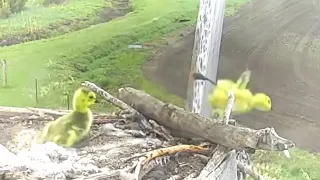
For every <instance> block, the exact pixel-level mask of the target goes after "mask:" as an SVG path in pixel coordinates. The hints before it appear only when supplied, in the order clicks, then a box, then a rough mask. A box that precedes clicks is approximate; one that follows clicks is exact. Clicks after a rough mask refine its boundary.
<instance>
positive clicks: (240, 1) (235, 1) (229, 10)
mask: <svg viewBox="0 0 320 180" xmlns="http://www.w3.org/2000/svg"><path fill="white" fill-rule="evenodd" d="M249 1H250V0H227V4H226V12H225V14H226V16H232V15H233V14H235V13H237V12H238V10H239V9H240V8H241V6H243V5H244V4H246V3H248V2H249Z"/></svg>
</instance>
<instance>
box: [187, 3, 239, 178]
mask: <svg viewBox="0 0 320 180" xmlns="http://www.w3.org/2000/svg"><path fill="white" fill-rule="evenodd" d="M225 3H226V1H225V0H217V1H211V0H200V7H199V14H198V21H197V27H196V31H195V39H194V47H193V55H192V61H191V66H190V67H191V68H190V74H189V83H188V94H187V98H188V99H187V100H188V104H187V109H188V110H189V111H192V112H195V113H199V114H201V115H203V116H205V117H210V116H211V113H212V109H211V107H210V105H209V103H208V100H207V98H208V95H209V93H211V92H212V90H213V88H215V87H213V85H212V84H211V83H209V82H207V81H206V82H204V81H194V78H193V76H192V75H193V73H195V72H198V73H201V74H203V75H205V76H207V77H208V78H210V79H212V80H215V81H216V80H217V71H218V62H219V56H220V44H221V36H222V28H223V20H224V12H225ZM227 152H228V148H224V147H220V148H219V149H218V150H217V151H216V152H215V153H214V154H213V157H212V158H211V160H210V161H209V163H208V164H207V166H206V167H205V168H204V169H203V171H202V172H201V173H200V175H199V177H198V179H203V180H209V179H210V180H211V179H212V180H236V179H237V161H236V152H235V150H232V151H230V153H231V155H230V156H229V158H227V160H226V161H225V162H224V163H221V164H220V165H219V167H217V162H220V160H222V159H224V158H226V156H227V154H226V153H227Z"/></svg>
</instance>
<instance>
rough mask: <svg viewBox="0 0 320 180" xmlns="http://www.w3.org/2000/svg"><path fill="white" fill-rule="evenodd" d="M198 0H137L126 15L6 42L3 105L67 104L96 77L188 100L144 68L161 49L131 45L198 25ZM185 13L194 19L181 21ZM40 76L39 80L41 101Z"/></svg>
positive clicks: (112, 85) (107, 84) (110, 85)
mask: <svg viewBox="0 0 320 180" xmlns="http://www.w3.org/2000/svg"><path fill="white" fill-rule="evenodd" d="M239 1H240V0H239ZM198 4H199V2H198V0H180V1H171V0H162V1H157V0H134V1H133V4H132V5H133V9H134V12H132V13H129V14H128V15H126V16H125V17H122V18H118V19H116V20H113V21H111V22H108V23H104V24H99V25H94V26H92V27H90V28H86V29H83V30H79V31H77V32H73V33H68V34H65V35H62V36H59V37H55V38H51V39H47V40H40V41H34V42H28V43H24V44H19V45H15V46H11V47H5V48H1V49H0V54H1V57H2V58H6V59H7V60H8V69H9V70H8V84H9V87H8V88H5V89H0V94H1V95H2V96H0V105H10V106H49V107H61V106H62V107H66V105H65V104H66V102H65V101H66V96H65V95H63V94H65V93H70V92H71V91H72V90H73V89H74V88H75V87H76V86H78V85H79V83H80V82H81V81H83V80H90V81H92V82H95V83H97V84H98V85H100V86H102V87H104V88H105V89H106V90H107V91H109V92H111V93H115V92H116V90H117V89H118V88H119V87H124V86H132V87H135V88H137V89H143V90H145V91H146V92H147V93H150V94H151V95H153V96H155V97H157V98H160V99H162V100H164V101H166V102H170V103H174V104H177V105H180V106H182V105H183V104H184V101H183V100H182V99H180V98H178V97H177V96H175V95H173V94H169V93H167V92H166V91H165V90H164V89H163V88H161V87H159V86H158V85H156V84H154V83H152V82H150V81H148V80H147V79H146V78H145V77H144V76H143V74H142V71H141V66H142V64H143V63H144V62H145V61H146V59H147V58H148V57H150V55H152V53H153V52H154V50H155V49H148V50H134V49H128V48H127V46H128V45H129V44H132V43H144V42H151V41H154V40H157V39H160V38H161V37H163V36H165V35H166V34H168V33H170V32H174V31H175V30H177V29H181V28H186V27H192V26H194V25H195V23H196V18H197V13H198ZM227 7H229V8H230V6H227ZM179 19H190V21H189V22H185V23H179V22H178V20H179ZM35 78H37V79H38V84H39V101H40V102H39V103H38V104H35V85H34V84H35V83H34V81H35ZM13 97H14V98H13Z"/></svg>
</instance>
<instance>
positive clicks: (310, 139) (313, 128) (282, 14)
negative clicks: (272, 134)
mask: <svg viewBox="0 0 320 180" xmlns="http://www.w3.org/2000/svg"><path fill="white" fill-rule="evenodd" d="M318 7H319V2H315V1H300V0H269V1H254V2H252V3H250V4H248V5H246V6H245V7H244V8H242V10H241V11H240V12H239V13H238V14H237V15H236V16H234V17H232V18H227V19H226V22H225V27H226V29H225V32H224V37H223V43H222V44H223V45H222V48H221V59H220V62H219V70H218V77H219V78H232V79H236V78H237V77H238V76H239V75H240V73H241V72H242V71H244V70H245V69H246V68H247V67H248V68H249V69H251V70H252V80H251V83H250V85H249V88H251V89H252V90H253V91H254V92H257V91H263V92H266V93H268V94H269V95H270V96H271V98H272V100H273V107H274V110H273V111H272V112H268V113H261V112H253V113H250V114H248V115H244V116H240V117H238V118H237V119H238V120H239V121H240V122H241V123H242V124H244V125H247V126H249V127H253V128H263V127H275V128H276V131H277V132H279V134H280V135H281V136H283V137H286V138H289V139H291V140H293V141H294V142H295V143H296V144H297V146H300V147H303V148H307V149H311V150H314V151H320V143H319V139H320V120H319V119H318V118H319V115H318V113H319V112H320V98H319V96H318V95H317V93H318V92H319V89H320V86H319V85H318V82H320V69H319V68H320V61H318V60H317V59H318V57H319V56H320V51H317V49H319V47H320V38H319V37H320V31H319V29H320V15H319V13H317V12H318V11H319V8H318ZM193 38H194V35H193V33H191V34H189V35H187V36H185V37H183V38H182V39H180V40H178V41H177V42H176V43H171V44H169V45H168V47H166V48H164V50H163V53H162V54H160V55H157V56H156V57H155V58H154V59H153V60H152V61H151V62H149V63H148V64H147V65H146V66H145V67H144V69H145V70H146V71H145V72H146V75H147V76H148V77H149V78H150V79H152V80H154V81H155V82H157V83H160V84H161V85H163V86H164V87H166V88H167V89H168V90H169V91H171V92H173V93H176V94H177V95H179V96H181V97H183V98H185V96H186V90H187V85H186V84H187V77H188V72H189V68H190V67H189V66H190V60H191V51H192V47H193Z"/></svg>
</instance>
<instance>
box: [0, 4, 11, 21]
mask: <svg viewBox="0 0 320 180" xmlns="http://www.w3.org/2000/svg"><path fill="white" fill-rule="evenodd" d="M10 14H11V11H10V4H9V2H8V0H0V18H8V17H9V16H10Z"/></svg>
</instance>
